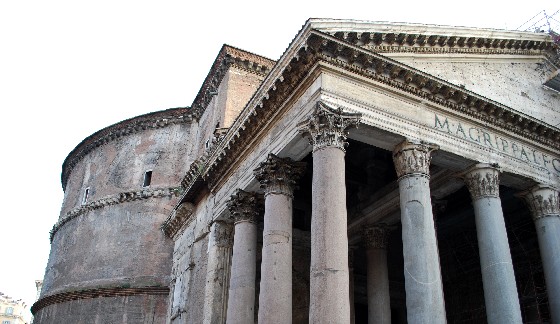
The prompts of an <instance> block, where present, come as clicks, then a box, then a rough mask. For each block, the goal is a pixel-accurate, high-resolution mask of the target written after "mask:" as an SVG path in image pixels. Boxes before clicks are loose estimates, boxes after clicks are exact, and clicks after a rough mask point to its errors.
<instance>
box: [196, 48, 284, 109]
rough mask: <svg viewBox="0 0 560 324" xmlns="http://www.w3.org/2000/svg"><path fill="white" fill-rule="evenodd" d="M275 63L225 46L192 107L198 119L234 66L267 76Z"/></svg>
mask: <svg viewBox="0 0 560 324" xmlns="http://www.w3.org/2000/svg"><path fill="white" fill-rule="evenodd" d="M273 65H274V61H273V60H270V59H267V58H265V57H263V56H260V55H256V54H253V53H250V52H247V51H244V50H241V49H238V48H235V47H232V46H229V45H223V46H222V49H221V50H220V52H219V53H218V56H217V57H216V59H215V60H214V63H213V64H212V67H211V68H210V71H209V72H208V75H207V76H206V78H205V79H204V82H203V83H202V86H201V87H200V90H199V91H198V94H197V95H196V97H195V99H194V101H193V103H192V105H191V107H192V109H193V116H194V117H195V118H196V119H198V118H200V116H202V114H203V113H204V110H205V109H206V107H207V106H208V104H209V103H210V100H212V98H213V96H214V94H215V93H216V92H217V91H218V87H219V86H220V83H221V82H222V79H223V78H224V76H225V75H226V72H227V71H228V69H229V68H230V67H232V66H234V67H236V68H239V69H242V70H245V71H248V72H251V73H256V74H259V75H263V76H264V75H266V74H267V73H268V72H270V69H271V68H272V66H273Z"/></svg>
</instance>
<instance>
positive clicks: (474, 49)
mask: <svg viewBox="0 0 560 324" xmlns="http://www.w3.org/2000/svg"><path fill="white" fill-rule="evenodd" d="M433 32H436V33H437V32H439V33H440V34H426V33H418V32H414V31H411V32H406V31H402V32H394V31H389V32H387V31H385V32H382V31H378V32H343V31H337V32H333V33H331V35H333V36H334V37H336V38H338V39H340V40H343V41H346V42H349V43H351V44H353V45H356V46H360V47H363V48H365V49H367V50H370V51H372V52H376V53H397V52H404V53H416V54H484V55H499V54H502V55H504V54H507V55H529V56H533V55H544V56H547V57H548V58H549V59H550V60H551V62H553V63H555V64H558V63H559V62H558V60H559V57H558V52H557V51H556V50H557V45H556V44H555V43H554V42H553V41H552V39H551V38H550V37H546V36H545V35H539V34H537V35H538V36H540V37H532V36H533V35H531V34H527V33H525V34H517V33H512V34H507V33H502V34H501V35H489V34H480V35H478V36H468V35H466V34H463V35H461V34H459V35H457V34H456V33H454V30H439V31H436V30H434V31H433ZM471 35H472V34H471ZM543 36H545V37H543Z"/></svg>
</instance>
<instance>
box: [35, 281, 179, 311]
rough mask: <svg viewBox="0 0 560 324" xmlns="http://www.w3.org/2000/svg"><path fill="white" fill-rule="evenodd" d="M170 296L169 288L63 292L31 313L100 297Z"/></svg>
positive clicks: (40, 303) (52, 296)
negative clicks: (53, 306)
mask: <svg viewBox="0 0 560 324" xmlns="http://www.w3.org/2000/svg"><path fill="white" fill-rule="evenodd" d="M168 294H169V287H161V286H149V287H108V288H96V289H87V290H77V291H69V292H63V293H59V294H54V295H49V296H45V297H42V298H41V299H39V300H37V301H36V302H35V303H34V304H33V306H31V313H32V314H33V315H35V314H36V313H37V312H38V311H39V310H41V309H43V308H45V307H47V306H50V305H53V304H61V303H64V302H68V301H72V300H80V299H91V298H99V297H122V296H136V295H157V296H167V295H168Z"/></svg>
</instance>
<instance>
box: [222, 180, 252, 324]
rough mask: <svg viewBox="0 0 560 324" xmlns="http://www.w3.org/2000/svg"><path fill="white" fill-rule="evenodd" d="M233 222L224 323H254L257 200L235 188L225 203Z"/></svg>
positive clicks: (250, 194)
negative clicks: (234, 191)
mask: <svg viewBox="0 0 560 324" xmlns="http://www.w3.org/2000/svg"><path fill="white" fill-rule="evenodd" d="M228 209H229V211H230V213H231V214H232V216H233V219H234V220H235V235H234V237H233V256H232V260H231V275H230V281H229V297H228V308H227V323H229V324H247V323H254V322H255V321H254V318H255V277H256V268H257V265H256V258H257V257H256V252H257V225H256V218H257V216H258V213H259V198H258V196H257V195H256V194H255V193H249V192H246V191H243V190H240V189H238V190H237V192H236V193H235V194H233V195H232V196H231V199H230V200H229V201H228Z"/></svg>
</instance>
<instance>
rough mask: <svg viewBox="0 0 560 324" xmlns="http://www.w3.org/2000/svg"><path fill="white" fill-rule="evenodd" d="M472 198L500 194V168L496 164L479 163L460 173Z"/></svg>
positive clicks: (497, 196) (496, 196)
mask: <svg viewBox="0 0 560 324" xmlns="http://www.w3.org/2000/svg"><path fill="white" fill-rule="evenodd" d="M462 177H463V180H464V181H465V184H466V185H467V188H468V189H469V192H470V194H471V197H472V199H473V200H476V199H480V198H484V197H495V198H499V196H500V170H499V168H498V165H496V164H486V163H479V164H476V165H474V166H473V167H471V168H470V169H468V170H467V171H465V172H464V173H463V174H462Z"/></svg>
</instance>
